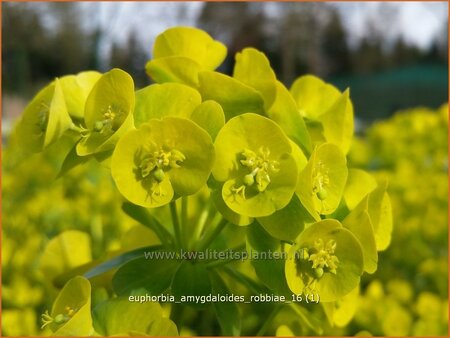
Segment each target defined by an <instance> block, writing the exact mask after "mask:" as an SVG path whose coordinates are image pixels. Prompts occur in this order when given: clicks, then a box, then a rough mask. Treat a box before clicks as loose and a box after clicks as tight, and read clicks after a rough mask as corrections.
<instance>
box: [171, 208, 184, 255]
mask: <svg viewBox="0 0 450 338" xmlns="http://www.w3.org/2000/svg"><path fill="white" fill-rule="evenodd" d="M170 215H171V216H172V224H173V232H174V234H175V242H176V244H177V246H178V247H179V248H182V247H183V246H182V240H181V229H180V221H179V219H178V214H177V205H176V202H175V201H172V202H170Z"/></svg>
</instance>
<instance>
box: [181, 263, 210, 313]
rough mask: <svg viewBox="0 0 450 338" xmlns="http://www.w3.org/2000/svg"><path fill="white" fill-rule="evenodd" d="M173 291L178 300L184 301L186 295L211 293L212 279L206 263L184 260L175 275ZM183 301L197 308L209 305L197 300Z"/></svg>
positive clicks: (206, 294)
mask: <svg viewBox="0 0 450 338" xmlns="http://www.w3.org/2000/svg"><path fill="white" fill-rule="evenodd" d="M172 293H173V295H174V296H175V299H176V300H177V301H182V297H184V296H205V297H206V296H208V295H209V294H211V281H210V279H209V274H208V270H207V269H206V267H205V265H204V264H200V263H191V262H189V261H183V262H182V263H181V265H180V267H179V268H178V270H177V272H176V273H175V276H174V277H173V281H172ZM182 302H183V301H182ZM183 303H185V304H189V305H191V306H192V307H195V308H204V307H205V306H206V305H207V304H206V303H205V304H201V303H196V302H195V301H194V302H183Z"/></svg>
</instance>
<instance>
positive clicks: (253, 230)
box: [247, 222, 292, 298]
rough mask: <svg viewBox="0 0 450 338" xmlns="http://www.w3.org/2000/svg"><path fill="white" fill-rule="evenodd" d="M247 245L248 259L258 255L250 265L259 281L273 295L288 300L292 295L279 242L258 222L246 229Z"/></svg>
mask: <svg viewBox="0 0 450 338" xmlns="http://www.w3.org/2000/svg"><path fill="white" fill-rule="evenodd" d="M247 245H248V249H247V250H249V251H250V257H253V255H258V258H257V259H252V261H251V264H252V266H253V267H254V269H255V272H256V275H257V276H258V278H259V280H261V281H262V282H263V283H264V284H265V285H266V286H267V287H268V288H269V289H270V290H271V291H272V292H274V294H277V295H284V296H286V297H287V298H290V297H291V295H292V293H291V291H290V290H289V287H288V285H287V283H286V278H285V277H284V276H285V271H284V266H285V259H284V258H283V252H282V251H281V248H280V242H279V241H278V240H276V239H275V238H273V237H271V236H270V235H269V234H268V233H267V232H266V231H265V230H264V229H263V228H262V227H261V225H259V224H258V222H254V223H253V224H252V225H250V226H248V227H247ZM269 253H270V254H269Z"/></svg>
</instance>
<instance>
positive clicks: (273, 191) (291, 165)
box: [213, 113, 297, 217]
mask: <svg viewBox="0 0 450 338" xmlns="http://www.w3.org/2000/svg"><path fill="white" fill-rule="evenodd" d="M215 147H216V152H217V160H216V163H215V165H214V168H213V175H214V178H215V179H216V180H217V181H219V182H224V184H223V187H222V198H223V200H224V201H225V203H226V205H227V206H228V207H229V208H230V209H231V210H233V211H234V212H236V213H238V214H242V215H244V216H249V217H261V216H268V215H270V214H272V213H274V212H275V211H276V210H279V209H281V208H283V207H285V206H286V205H287V204H288V203H289V201H290V199H291V197H292V195H293V193H294V191H295V187H296V184H297V165H296V163H295V160H294V159H293V157H292V155H291V152H292V148H291V145H290V143H289V139H288V138H287V137H286V136H285V135H284V133H283V131H282V130H281V128H280V127H278V126H277V125H276V124H275V123H274V122H273V121H271V120H269V119H268V118H265V117H262V116H259V115H256V114H251V113H248V114H242V115H240V116H238V117H235V118H233V119H231V120H230V121H228V122H227V123H226V124H225V126H224V127H223V128H222V129H221V131H220V132H219V134H218V135H217V138H216V141H215Z"/></svg>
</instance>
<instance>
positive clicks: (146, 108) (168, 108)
mask: <svg viewBox="0 0 450 338" xmlns="http://www.w3.org/2000/svg"><path fill="white" fill-rule="evenodd" d="M201 102H202V98H201V96H200V94H199V93H198V92H197V91H196V90H195V89H192V88H191V87H188V86H186V85H182V84H179V83H164V84H161V85H160V84H154V85H150V86H147V87H145V88H143V89H141V90H138V91H137V92H136V108H135V110H134V122H135V126H136V127H139V126H140V125H141V124H142V123H144V122H148V121H150V120H151V119H161V118H163V117H166V116H179V117H184V118H189V117H190V116H191V113H192V111H193V110H194V109H195V107H197V106H198V105H199V104H200V103H201Z"/></svg>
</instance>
